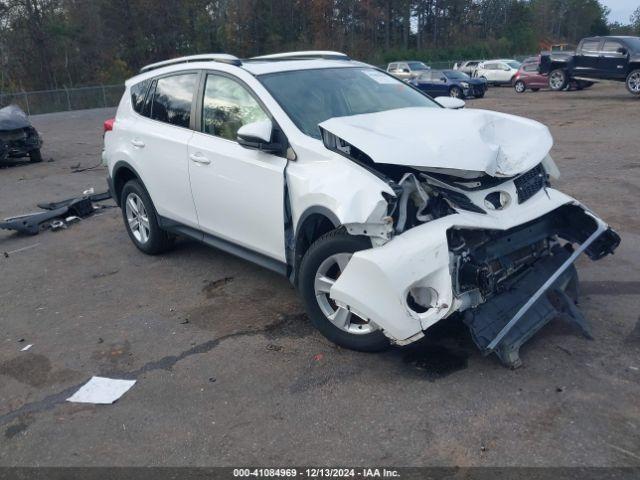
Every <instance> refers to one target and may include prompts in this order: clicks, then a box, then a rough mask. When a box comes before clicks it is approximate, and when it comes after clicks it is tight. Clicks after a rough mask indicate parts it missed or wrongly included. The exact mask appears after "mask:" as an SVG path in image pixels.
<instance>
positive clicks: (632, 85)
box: [625, 69, 640, 96]
mask: <svg viewBox="0 0 640 480" xmlns="http://www.w3.org/2000/svg"><path fill="white" fill-rule="evenodd" d="M625 83H626V85H627V90H628V91H629V93H630V94H631V95H635V96H639V95H640V69H638V70H633V71H632V72H631V73H629V75H628V76H627V81H626V82H625Z"/></svg>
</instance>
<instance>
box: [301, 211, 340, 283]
mask: <svg viewBox="0 0 640 480" xmlns="http://www.w3.org/2000/svg"><path fill="white" fill-rule="evenodd" d="M340 225H341V223H340V220H339V219H338V216H337V215H336V214H335V213H333V212H332V211H331V210H329V209H328V208H327V207H323V206H320V205H314V206H311V207H308V208H307V209H306V210H305V211H304V212H303V213H302V215H300V218H299V220H298V223H297V225H296V229H295V237H294V252H293V253H294V255H293V268H292V271H291V281H292V283H293V284H294V285H296V286H297V282H298V270H299V269H300V264H301V263H302V258H303V257H304V255H305V253H307V251H308V250H309V247H311V245H312V244H313V242H315V241H316V240H317V239H318V238H320V237H321V236H322V235H324V234H325V233H327V232H330V231H331V230H335V229H336V228H338V227H340Z"/></svg>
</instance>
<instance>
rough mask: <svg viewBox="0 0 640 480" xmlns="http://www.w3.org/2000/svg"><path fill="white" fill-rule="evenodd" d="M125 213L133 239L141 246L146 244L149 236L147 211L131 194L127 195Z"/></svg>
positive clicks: (139, 200)
mask: <svg viewBox="0 0 640 480" xmlns="http://www.w3.org/2000/svg"><path fill="white" fill-rule="evenodd" d="M125 213H126V214H127V222H128V224H129V228H130V229H131V233H132V234H133V236H134V238H135V239H136V240H137V241H138V242H139V243H141V244H144V243H147V242H148V241H149V237H150V235H151V227H150V226H149V217H148V215H147V209H146V208H145V207H144V203H143V202H142V199H141V198H140V197H139V196H138V195H136V194H135V193H133V192H131V193H130V194H129V195H127V199H126V201H125Z"/></svg>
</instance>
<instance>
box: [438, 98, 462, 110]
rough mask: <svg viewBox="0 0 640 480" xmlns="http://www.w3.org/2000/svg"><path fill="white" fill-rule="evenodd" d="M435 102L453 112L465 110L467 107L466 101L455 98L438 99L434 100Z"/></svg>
mask: <svg viewBox="0 0 640 480" xmlns="http://www.w3.org/2000/svg"><path fill="white" fill-rule="evenodd" d="M434 100H435V101H436V102H438V103H439V104H440V105H442V106H443V107H444V108H449V109H451V110H459V109H461V108H464V106H465V105H466V104H465V102H464V100H460V99H459V98H453V97H436V98H434Z"/></svg>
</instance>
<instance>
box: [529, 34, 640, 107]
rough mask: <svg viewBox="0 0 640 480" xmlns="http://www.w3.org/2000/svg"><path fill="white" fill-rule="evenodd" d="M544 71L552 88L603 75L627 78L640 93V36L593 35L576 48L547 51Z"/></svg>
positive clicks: (632, 89)
mask: <svg viewBox="0 0 640 480" xmlns="http://www.w3.org/2000/svg"><path fill="white" fill-rule="evenodd" d="M540 73H544V74H548V75H549V87H550V88H551V90H563V89H565V88H566V87H567V85H569V84H570V83H571V82H572V81H574V82H585V81H586V82H593V81H597V80H600V79H602V80H614V81H619V82H625V84H626V86H627V90H628V91H629V93H631V94H633V95H637V96H640V37H622V36H621V37H589V38H585V39H583V40H582V41H581V42H580V44H579V45H578V48H577V49H576V51H575V52H543V53H542V55H541V56H540Z"/></svg>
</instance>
